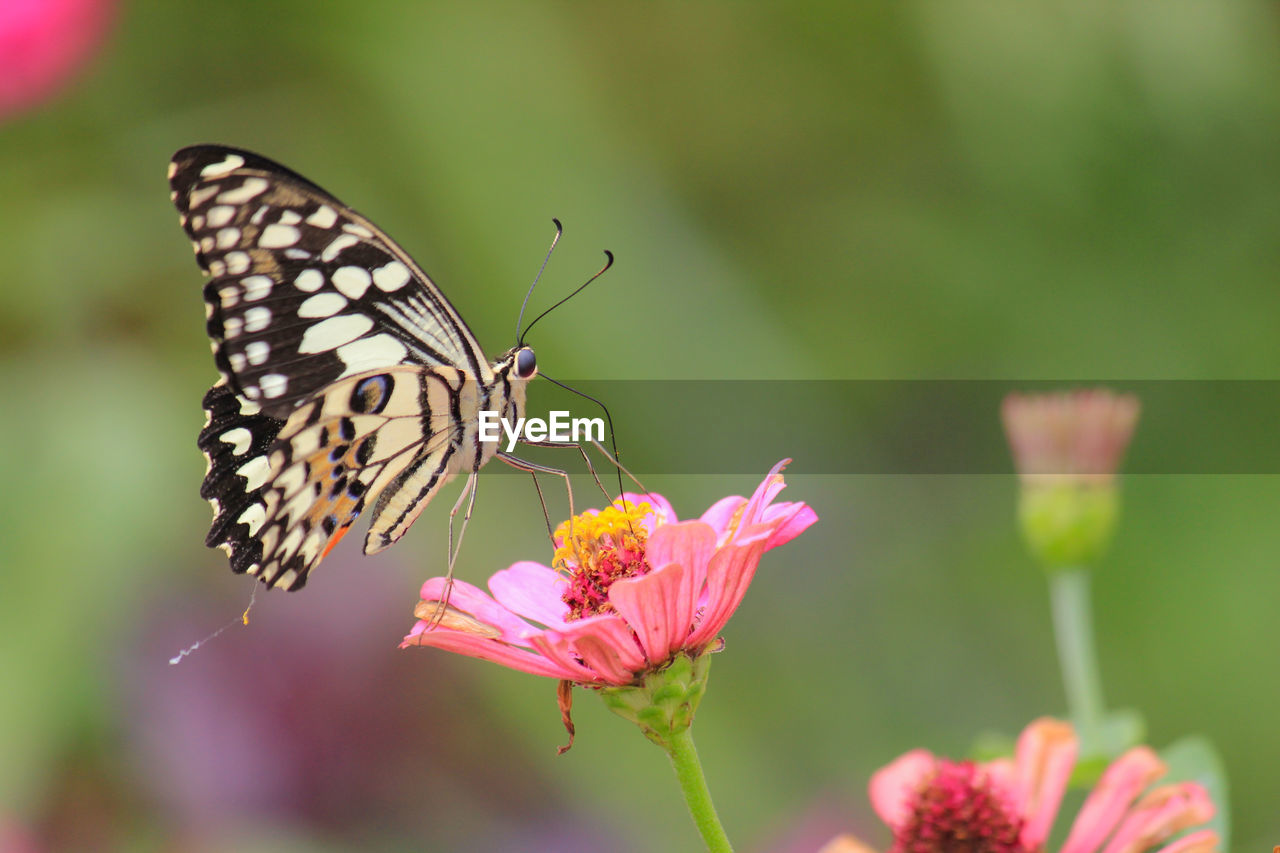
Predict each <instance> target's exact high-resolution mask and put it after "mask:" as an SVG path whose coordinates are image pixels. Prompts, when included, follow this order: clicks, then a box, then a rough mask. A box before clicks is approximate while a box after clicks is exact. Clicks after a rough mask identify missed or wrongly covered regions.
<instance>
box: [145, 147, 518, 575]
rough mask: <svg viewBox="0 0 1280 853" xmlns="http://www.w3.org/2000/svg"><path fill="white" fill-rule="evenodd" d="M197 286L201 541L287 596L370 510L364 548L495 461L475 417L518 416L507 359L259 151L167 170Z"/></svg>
mask: <svg viewBox="0 0 1280 853" xmlns="http://www.w3.org/2000/svg"><path fill="white" fill-rule="evenodd" d="M169 179H170V186H171V189H172V197H173V200H174V203H175V204H176V205H177V207H178V211H179V214H180V216H181V220H182V226H183V228H184V229H185V230H186V232H187V235H188V236H189V237H190V238H191V241H192V243H193V245H194V247H195V251H196V259H197V261H198V262H199V264H200V266H201V268H202V269H204V271H205V272H206V274H207V275H208V276H209V281H208V283H207V284H206V286H205V302H206V316H207V326H208V332H209V337H210V339H211V341H212V345H213V350H214V357H215V361H216V363H217V366H218V368H219V370H220V372H221V373H222V379H221V380H219V382H218V383H217V384H216V385H215V386H214V387H213V388H212V389H211V390H210V391H209V393H208V394H207V395H206V396H205V410H206V412H207V414H208V422H207V424H206V426H205V429H204V430H203V431H202V432H201V434H200V440H199V444H200V447H201V449H202V450H203V451H204V453H205V455H206V457H207V458H208V461H209V470H208V472H207V474H206V476H205V481H204V484H203V486H202V488H201V494H202V495H203V496H204V497H205V498H207V499H208V500H209V501H210V502H211V503H212V504H213V509H214V522H213V526H212V527H211V528H210V531H209V536H208V539H207V542H208V544H209V545H210V546H218V547H221V548H224V549H225V550H226V551H227V552H228V554H229V555H230V558H231V566H232V568H233V569H234V570H235V571H237V572H248V573H250V574H253V575H256V576H257V577H258V578H259V579H261V580H262V581H263V582H265V583H267V584H268V585H270V586H279V587H283V588H285V589H298V588H300V587H301V586H302V585H303V584H305V583H306V580H307V574H308V572H309V571H310V570H311V569H312V568H314V567H315V565H316V564H317V563H319V562H320V560H321V559H323V557H324V556H325V555H326V554H327V553H328V552H329V550H330V549H331V548H332V547H333V546H334V545H335V544H336V543H337V541H338V540H339V539H341V537H342V536H343V535H344V534H345V533H346V531H347V530H348V529H349V528H350V526H351V524H352V522H354V521H355V519H356V517H357V516H358V515H359V514H360V513H361V512H362V511H363V510H364V509H365V508H366V506H368V505H369V504H371V503H372V504H373V506H374V511H373V522H372V524H371V526H370V530H369V535H368V538H367V540H366V543H365V551H366V553H373V552H375V551H378V550H381V549H382V548H384V547H386V546H387V545H389V544H391V543H392V542H394V541H396V540H397V539H398V538H400V536H401V535H403V534H404V532H405V530H407V529H408V527H409V525H410V524H412V522H413V520H414V519H415V518H416V517H417V516H418V514H419V513H420V512H421V511H422V508H423V507H424V506H425V505H426V503H427V502H428V501H430V499H431V498H432V497H433V496H434V495H435V494H436V492H437V491H438V490H439V488H440V487H441V486H443V485H444V483H445V482H447V481H448V480H449V479H450V478H451V477H452V476H453V474H455V473H457V472H458V471H463V470H465V471H474V470H476V469H478V468H479V467H480V466H481V465H483V464H484V463H485V461H487V459H488V458H490V457H491V456H492V455H493V451H494V449H495V448H494V446H492V445H487V446H482V445H481V444H480V443H479V442H478V439H477V438H476V428H475V422H476V419H477V411H478V409H480V408H486V407H487V408H496V409H498V410H499V411H501V412H504V413H506V414H507V415H509V416H513V417H520V416H521V415H522V414H523V408H524V383H525V381H526V379H518V378H515V377H510V378H509V377H508V373H509V372H510V370H511V366H512V364H513V355H512V354H513V353H514V352H515V350H512V351H511V353H508V354H507V355H506V356H504V358H503V359H502V360H500V361H499V363H498V364H495V365H492V366H491V365H490V364H489V363H488V362H487V361H486V360H485V359H484V355H483V353H482V352H481V350H480V346H479V344H478V343H477V342H476V340H475V338H474V336H473V335H472V334H471V332H470V330H469V329H468V328H467V326H466V324H465V323H463V321H462V318H461V317H459V316H458V314H457V312H456V311H455V310H454V308H453V306H451V305H450V304H449V302H448V300H447V299H445V297H444V295H443V294H442V293H440V291H439V290H438V289H437V288H436V287H435V285H434V284H433V283H432V282H431V280H430V279H429V278H428V277H427V276H426V274H425V273H423V272H422V270H421V269H420V268H419V267H418V266H417V265H416V264H415V263H414V262H413V260H412V259H410V258H409V256H408V255H407V254H406V253H405V252H404V250H402V249H401V248H400V247H399V246H397V245H396V244H395V243H394V242H393V241H392V240H391V239H390V238H389V237H387V236H386V235H385V234H383V233H382V232H381V231H380V230H379V229H378V228H377V226H375V225H373V224H372V223H371V222H369V221H368V220H366V219H365V218H364V217H362V216H360V215H359V214H358V213H356V212H355V211H353V210H351V209H350V208H348V207H347V206H346V205H344V204H342V203H341V202H340V201H338V200H337V199H336V198H334V197H333V196H332V195H330V194H329V193H327V192H325V191H324V190H322V189H320V188H319V187H318V186H316V185H315V184H313V183H311V182H310V181H308V180H306V179H305V178H303V177H301V176H299V175H297V174H296V173H294V172H292V171H290V170H289V169H286V168H285V167H283V166H280V165H279V164H277V163H274V162H272V161H270V160H268V159H266V158H265V157H261V156H259V155H256V154H252V153H249V152H247V151H240V150H236V149H231V148H225V147H221V146H195V147H191V148H184V149H182V150H181V151H179V152H178V153H177V154H176V155H174V159H173V162H172V163H171V164H170V172H169Z"/></svg>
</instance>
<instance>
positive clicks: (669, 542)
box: [402, 460, 817, 687]
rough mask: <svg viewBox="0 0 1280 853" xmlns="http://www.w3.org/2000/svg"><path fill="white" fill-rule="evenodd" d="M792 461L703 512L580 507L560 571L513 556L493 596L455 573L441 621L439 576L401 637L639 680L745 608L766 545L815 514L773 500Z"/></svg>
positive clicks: (644, 500) (411, 642)
mask: <svg viewBox="0 0 1280 853" xmlns="http://www.w3.org/2000/svg"><path fill="white" fill-rule="evenodd" d="M787 461H789V460H784V461H783V462H779V463H778V464H777V465H775V466H774V467H773V470H771V471H770V472H769V474H768V476H767V477H765V479H764V482H762V483H761V484H760V486H759V488H757V489H756V491H755V494H753V495H752V496H751V498H750V499H746V498H741V497H728V498H724V499H723V500H721V501H719V502H717V503H716V504H715V505H714V506H712V507H711V508H710V509H708V510H707V511H706V512H705V513H703V514H702V517H701V518H700V519H699V520H697V521H677V520H676V514H675V510H673V509H672V508H671V504H670V503H668V502H667V500H666V499H665V498H663V497H662V496H661V495H656V494H652V493H651V494H647V495H636V494H630V493H628V494H626V495H624V496H623V498H620V499H619V500H618V501H615V502H614V505H613V506H610V507H607V508H606V509H604V510H602V511H599V512H596V511H590V512H587V513H584V514H583V515H580V516H577V517H576V518H574V519H573V520H572V526H570V524H569V523H568V522H566V524H564V525H561V527H560V530H559V531H557V538H558V541H557V545H558V546H559V547H558V548H557V550H556V559H555V560H554V561H553V562H554V564H555V565H556V566H557V567H558V569H559V570H557V568H551V567H549V566H544V565H542V564H540V563H534V562H520V563H516V564H515V565H513V566H511V567H510V568H508V569H504V570H502V571H500V572H498V573H497V574H495V575H494V576H493V577H492V578H490V579H489V590H490V592H491V593H492V596H490V595H487V594H485V593H484V592H483V591H482V590H480V589H478V588H477V587H475V586H472V585H471V584H467V583H464V582H462V581H456V582H454V584H453V589H452V591H451V593H450V594H449V596H448V606H447V608H446V610H445V613H444V615H443V617H442V618H440V619H439V621H438V624H435V625H434V626H432V625H431V624H430V623H431V620H432V619H433V617H434V616H435V614H436V610H437V606H438V602H439V601H440V599H441V596H442V594H443V593H444V592H445V589H446V581H445V579H444V578H432V579H431V580H429V581H427V582H426V583H425V584H424V585H423V587H422V601H421V602H419V604H418V607H417V609H416V610H415V611H414V612H415V615H417V616H419V621H418V622H417V624H415V625H414V627H413V630H412V631H411V632H410V633H409V635H408V636H407V637H405V639H404V642H403V643H402V646H403V647H407V646H435V647H437V648H441V649H446V650H448V651H453V652H458V653H460V654H464V655H469V656H471V657H477V658H482V659H484V660H490V661H494V662H495V663H500V664H502V665H504V666H509V667H511V668H513V669H518V670H521V671H523V672H530V673H533V674H534V675H545V676H548V677H550V678H557V679H561V680H562V681H564V682H569V683H573V684H581V685H587V686H594V687H604V686H624V685H632V684H637V683H639V681H640V679H641V678H642V676H643V675H644V674H645V673H648V672H652V671H654V670H657V669H660V668H662V667H663V666H664V665H666V664H667V663H668V662H670V661H671V660H672V659H673V658H674V657H675V655H676V654H677V653H679V652H685V653H687V654H688V655H689V656H690V657H694V658H696V657H698V656H699V655H701V654H702V653H703V652H705V651H706V650H707V649H708V648H709V647H711V646H712V645H713V643H715V641H716V640H717V637H718V635H719V633H720V630H721V629H722V628H724V626H725V623H726V622H727V621H728V620H729V617H730V616H731V615H732V614H733V612H734V610H735V609H737V607H738V604H739V603H740V602H741V601H742V598H743V595H744V594H745V593H746V590H747V586H748V585H749V584H750V583H751V579H752V577H753V576H754V575H755V570H756V566H757V565H758V564H759V562H760V557H761V555H762V554H763V553H764V552H765V551H767V550H769V549H770V548H775V547H777V546H778V545H782V544H783V543H785V542H788V541H790V540H791V539H794V538H795V537H796V536H798V535H800V533H801V532H803V531H804V530H805V529H806V528H807V527H808V526H809V525H811V524H813V522H814V521H816V520H817V515H816V514H815V513H814V511H813V510H812V509H810V508H809V507H808V506H806V505H805V504H803V503H787V502H782V503H774V498H775V497H776V496H777V495H778V493H779V492H780V491H782V489H783V487H784V485H785V484H784V482H783V479H782V474H781V473H780V472H781V471H782V468H783V467H784V466H785V465H786V462H787ZM570 531H572V535H569V533H570ZM424 620H425V621H424Z"/></svg>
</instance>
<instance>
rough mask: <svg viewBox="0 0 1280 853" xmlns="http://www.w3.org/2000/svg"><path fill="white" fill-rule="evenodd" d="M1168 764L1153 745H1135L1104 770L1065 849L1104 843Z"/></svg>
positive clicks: (1088, 852)
mask: <svg viewBox="0 0 1280 853" xmlns="http://www.w3.org/2000/svg"><path fill="white" fill-rule="evenodd" d="M1165 769H1166V768H1165V765H1164V762H1162V761H1161V760H1160V759H1159V758H1158V757H1157V756H1156V754H1155V752H1153V751H1152V750H1151V749H1150V748H1148V747H1145V746H1138V747H1134V748H1133V749H1131V750H1129V751H1128V752H1126V753H1125V754H1124V755H1122V756H1120V757H1119V758H1117V759H1116V760H1115V761H1114V762H1113V763H1112V764H1111V766H1110V767H1108V768H1107V769H1106V770H1105V771H1104V772H1103V774H1102V778H1101V779H1099V780H1098V784H1097V785H1096V786H1095V787H1094V789H1093V791H1092V792H1090V794H1089V797H1088V798H1087V799H1086V800H1085V801H1084V806H1083V807H1082V808H1081V809H1080V815H1079V816H1078V817H1077V818H1076V821H1075V823H1074V824H1072V826H1071V833H1070V835H1068V836H1067V841H1066V843H1065V844H1063V845H1062V853H1093V851H1095V850H1097V849H1098V848H1099V847H1101V846H1102V842H1103V841H1104V840H1105V839H1106V837H1107V836H1108V835H1110V834H1111V831H1112V830H1113V829H1115V827H1116V824H1117V823H1119V822H1120V819H1121V818H1123V817H1124V815H1125V813H1126V812H1127V811H1128V810H1129V804H1130V803H1132V802H1133V800H1134V798H1135V797H1137V796H1138V794H1140V793H1142V790H1143V789H1144V788H1146V787H1147V786H1148V785H1150V784H1151V783H1152V782H1154V781H1155V780H1157V779H1159V778H1160V777H1161V776H1163V775H1164V773H1165Z"/></svg>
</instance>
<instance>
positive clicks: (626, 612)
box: [609, 563, 693, 664]
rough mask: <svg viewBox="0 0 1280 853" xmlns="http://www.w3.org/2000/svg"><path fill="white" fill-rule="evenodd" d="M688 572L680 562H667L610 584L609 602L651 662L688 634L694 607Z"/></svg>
mask: <svg viewBox="0 0 1280 853" xmlns="http://www.w3.org/2000/svg"><path fill="white" fill-rule="evenodd" d="M690 574H691V573H690V571H689V570H688V569H686V568H685V567H684V566H683V565H681V564H680V563H668V564H667V565H665V566H662V567H660V568H657V569H654V570H653V571H651V572H649V574H647V575H641V576H640V577H635V578H623V579H622V580H619V581H615V582H614V584H613V586H611V587H609V602H610V603H611V604H612V605H613V606H614V607H615V608H617V610H618V615H620V616H621V617H622V618H623V619H625V620H626V621H627V624H628V625H630V626H631V630H633V631H635V632H636V639H637V640H638V641H639V643H640V647H641V648H642V649H643V650H644V656H645V658H646V659H647V660H648V661H649V663H651V664H658V663H662V662H663V661H665V660H666V659H667V658H668V657H670V656H671V653H672V652H674V651H675V650H676V649H678V648H680V647H681V646H683V645H684V640H685V637H687V636H688V634H689V626H690V625H691V624H692V621H691V615H692V611H693V607H692V602H691V600H690V599H691V597H690V595H689V590H688V586H689V585H688V583H686V579H687V578H688V576H689V575H690Z"/></svg>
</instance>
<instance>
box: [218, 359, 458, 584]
mask: <svg viewBox="0 0 1280 853" xmlns="http://www.w3.org/2000/svg"><path fill="white" fill-rule="evenodd" d="M463 385H465V383H464V382H463V379H462V376H461V374H460V373H459V372H458V371H456V370H452V369H450V368H433V369H429V370H423V369H421V368H417V367H399V368H392V369H389V370H386V371H373V372H370V373H364V374H361V375H359V376H353V377H349V378H347V379H344V380H341V381H339V382H336V383H334V384H332V385H331V386H330V387H328V388H327V389H325V391H324V393H323V394H320V395H317V396H316V397H315V398H314V399H313V400H311V401H309V402H307V403H304V404H303V405H301V406H299V407H298V408H297V409H295V410H294V412H293V414H292V415H290V417H289V419H288V421H286V422H284V423H283V424H281V425H280V426H279V428H278V432H277V434H276V436H275V438H274V439H273V440H272V441H271V444H270V449H269V450H268V451H267V453H266V455H265V458H264V457H255V459H254V460H253V461H252V462H251V463H250V464H251V465H252V467H251V468H250V469H249V471H248V473H247V475H245V476H246V478H247V486H249V487H250V488H248V489H242V490H241V491H242V492H243V494H244V495H245V497H244V499H243V500H241V501H238V502H237V504H236V507H235V510H234V511H235V512H236V513H237V514H236V515H235V516H234V517H232V516H231V515H230V512H231V510H228V511H227V513H225V515H226V522H227V523H228V524H233V525H234V528H232V527H227V528H224V529H225V530H226V531H227V532H226V533H224V534H223V535H224V536H225V537H226V539H227V541H229V542H231V543H232V544H231V550H232V557H233V561H232V562H233V567H235V568H237V570H238V571H247V572H249V573H250V574H253V575H257V576H258V577H259V579H261V580H262V581H263V582H264V583H266V584H268V585H269V586H281V587H283V588H285V589H298V588H300V587H301V586H302V585H303V584H305V583H306V579H307V574H308V572H310V571H311V569H312V568H314V567H315V565H316V564H317V563H318V562H319V561H320V560H321V559H322V558H323V557H324V556H325V555H326V554H327V553H328V552H329V550H330V549H331V548H332V547H333V546H334V545H336V544H337V541H338V540H339V539H340V538H341V537H342V536H343V535H344V534H345V533H346V531H347V529H348V528H349V527H350V526H351V524H352V523H353V522H354V521H355V520H356V518H357V517H358V516H359V515H360V514H361V512H363V511H364V509H365V508H366V506H367V504H368V502H369V500H370V499H371V498H372V497H376V496H378V495H380V494H382V496H383V497H382V498H381V499H379V500H378V509H377V511H375V513H374V525H375V526H377V525H378V523H379V519H380V517H381V516H382V514H383V513H384V510H383V507H398V506H399V502H397V501H395V500H394V499H392V500H388V496H390V495H394V494H395V493H397V492H398V491H400V488H399V484H403V483H405V482H410V481H413V479H414V477H413V476H412V475H413V473H414V472H417V471H424V470H431V471H437V472H439V473H440V474H443V472H444V469H445V468H446V467H447V463H448V459H449V457H450V456H451V455H452V454H453V453H455V452H456V449H457V443H458V441H457V440H458V436H457V435H456V432H457V430H458V429H459V427H458V426H457V425H456V424H455V423H454V419H453V418H452V417H451V416H450V411H451V410H452V409H453V408H454V406H453V402H452V401H453V398H454V395H455V394H456V393H457V391H458V389H460V388H461V387H462V386H463ZM241 428H242V427H241ZM222 443H226V442H222ZM259 460H260V461H259ZM211 471H212V468H211ZM444 479H447V475H444V476H443V477H442V478H441V483H440V484H441V485H443V480H444ZM206 485H209V482H208V481H206ZM219 485H221V484H219ZM389 487H390V488H389ZM384 490H385V491H384ZM433 493H434V492H433ZM425 502H426V501H425V500H423V501H422V503H421V504H419V505H418V506H417V510H418V511H421V507H422V506H424V505H425ZM416 514H417V513H416V512H415V513H414V515H415V516H416ZM411 520H412V519H410V521H411ZM407 526H408V524H407V523H406V524H405V525H404V527H405V528H407ZM241 552H243V554H245V555H247V556H241V557H239V561H238V562H239V565H237V555H238V554H240V553H241Z"/></svg>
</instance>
